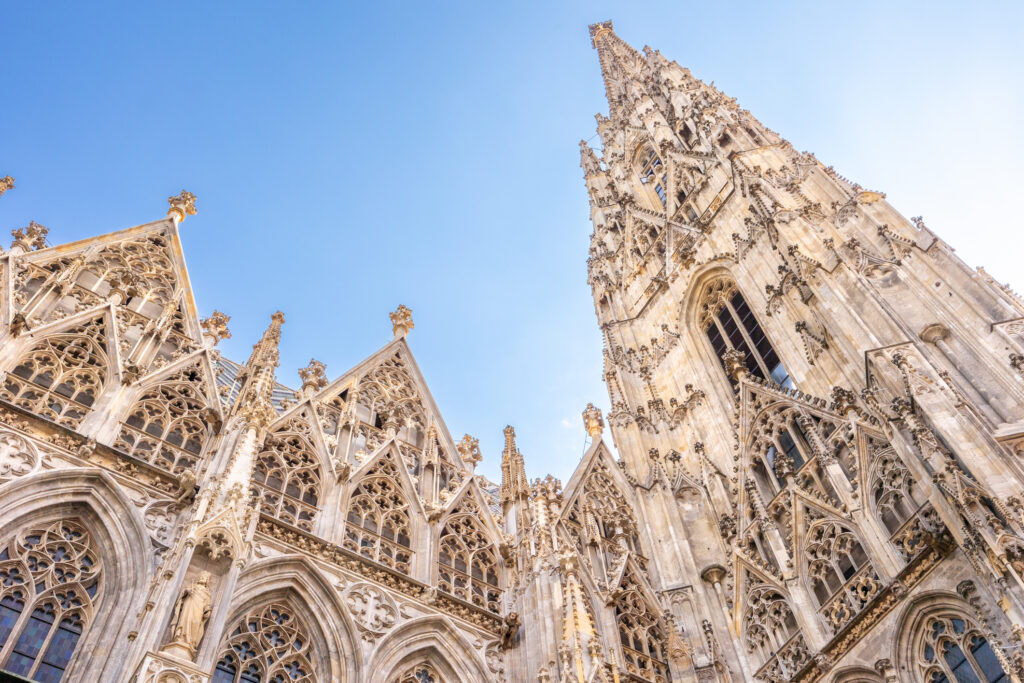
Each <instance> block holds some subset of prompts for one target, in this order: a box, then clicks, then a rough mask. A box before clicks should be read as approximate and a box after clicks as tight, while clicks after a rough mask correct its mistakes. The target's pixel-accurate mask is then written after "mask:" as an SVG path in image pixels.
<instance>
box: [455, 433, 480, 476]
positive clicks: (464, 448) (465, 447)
mask: <svg viewBox="0 0 1024 683" xmlns="http://www.w3.org/2000/svg"><path fill="white" fill-rule="evenodd" d="M455 448H456V450H458V451H459V455H460V456H462V460H463V462H465V463H466V464H467V465H469V466H470V467H471V468H475V467H476V466H477V464H478V463H479V462H480V461H481V460H482V459H483V457H482V456H481V455H480V440H479V439H474V438H473V437H471V436H470V435H469V434H466V435H465V436H463V437H462V441H460V442H459V443H458V444H456V445H455Z"/></svg>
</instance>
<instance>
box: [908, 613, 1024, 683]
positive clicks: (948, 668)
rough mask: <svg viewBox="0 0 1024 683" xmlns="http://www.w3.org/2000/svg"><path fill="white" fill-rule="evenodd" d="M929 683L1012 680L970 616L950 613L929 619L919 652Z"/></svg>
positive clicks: (979, 682)
mask: <svg viewBox="0 0 1024 683" xmlns="http://www.w3.org/2000/svg"><path fill="white" fill-rule="evenodd" d="M916 656H917V664H918V667H919V669H918V671H919V673H920V674H921V676H922V678H921V680H922V681H926V682H927V683H959V682H960V681H972V682H977V683H1008V682H1009V680H1010V678H1009V676H1007V675H1006V673H1005V672H1004V671H1003V667H1002V665H1001V664H1000V663H999V659H998V657H996V654H995V652H994V651H993V649H992V645H991V644H990V643H989V642H988V639H987V638H985V636H984V634H982V633H981V631H980V630H979V629H978V627H977V625H976V624H974V622H972V621H971V620H970V619H968V618H967V617H965V616H964V615H962V614H956V613H952V612H951V613H948V614H941V615H938V616H934V617H932V618H930V619H928V620H927V622H926V623H925V627H924V632H923V633H922V634H921V637H920V640H919V642H918V651H917V653H916Z"/></svg>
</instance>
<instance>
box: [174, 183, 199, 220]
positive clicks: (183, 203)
mask: <svg viewBox="0 0 1024 683" xmlns="http://www.w3.org/2000/svg"><path fill="white" fill-rule="evenodd" d="M167 203H168V204H170V205H171V208H169V209H167V215H168V216H169V217H170V219H171V220H172V221H174V222H175V223H181V222H182V221H183V220H185V217H186V216H195V215H196V196H195V195H194V194H192V193H191V192H189V191H187V190H182V191H181V192H180V193H178V195H177V196H175V197H168V198H167Z"/></svg>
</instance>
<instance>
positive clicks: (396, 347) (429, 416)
mask: <svg viewBox="0 0 1024 683" xmlns="http://www.w3.org/2000/svg"><path fill="white" fill-rule="evenodd" d="M392 358H398V359H399V360H400V361H401V362H402V364H403V368H404V370H405V372H406V374H407V375H408V376H409V379H410V380H411V382H412V384H413V389H414V390H415V392H416V394H417V396H418V398H419V400H420V402H421V403H422V405H423V412H424V416H425V418H426V419H425V424H424V425H423V430H424V433H426V429H427V427H428V426H429V425H430V424H431V423H432V424H433V425H434V426H435V427H436V429H437V434H438V439H439V441H440V443H441V446H442V448H443V450H444V453H445V457H446V458H447V459H448V460H450V461H451V462H452V463H453V464H455V465H456V466H457V467H458V468H459V469H462V470H465V469H467V466H466V463H464V462H462V459H461V457H460V456H459V452H458V449H457V448H456V444H455V441H454V439H452V436H451V433H450V432H449V431H448V426H447V425H446V424H445V422H444V419H443V417H442V416H441V411H440V409H439V408H438V407H437V404H436V403H435V402H434V397H433V396H432V395H431V393H430V389H429V387H428V386H427V382H426V379H425V378H424V377H423V373H422V372H421V370H420V368H419V365H418V364H417V363H416V359H415V357H414V356H413V353H412V349H411V348H410V347H409V344H408V343H407V342H406V340H405V338H399V339H395V340H393V341H391V342H388V343H387V344H385V345H384V346H382V347H381V348H380V349H378V350H377V351H376V352H374V353H373V354H371V355H370V356H368V357H367V358H365V359H364V360H363V361H361V362H360V363H359V364H358V365H356V366H355V367H353V368H351V369H350V370H348V371H347V372H345V373H343V374H342V375H340V376H339V377H337V378H336V379H334V380H332V381H331V382H329V383H328V384H327V386H326V387H324V388H323V389H322V390H320V391H319V392H317V393H316V394H315V397H316V399H317V400H319V401H324V402H330V401H332V400H334V399H335V398H336V397H338V396H339V395H340V394H341V393H342V392H344V391H346V390H347V391H348V394H347V400H348V401H351V400H352V392H353V389H355V388H356V387H357V386H358V385H359V382H360V381H361V380H362V379H363V378H364V377H366V376H367V375H368V374H369V373H371V372H372V371H373V370H374V369H375V368H377V367H379V366H381V365H382V364H384V363H386V362H387V361H389V360H391V359H392Z"/></svg>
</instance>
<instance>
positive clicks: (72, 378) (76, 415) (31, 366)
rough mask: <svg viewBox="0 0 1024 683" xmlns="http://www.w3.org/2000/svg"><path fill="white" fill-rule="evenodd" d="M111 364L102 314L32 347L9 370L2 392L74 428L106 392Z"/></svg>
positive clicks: (12, 400)
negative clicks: (108, 369)
mask: <svg viewBox="0 0 1024 683" xmlns="http://www.w3.org/2000/svg"><path fill="white" fill-rule="evenodd" d="M107 366H108V359H107V345H106V336H105V329H104V324H103V319H102V318H97V319H95V320H91V321H89V322H85V323H81V324H79V325H76V326H75V327H73V328H71V329H69V330H66V331H64V332H60V333H57V334H53V335H50V336H49V337H46V338H45V339H43V340H41V341H40V342H38V343H37V344H36V345H35V346H33V347H32V348H31V349H30V350H29V351H27V352H26V353H25V354H24V355H23V356H22V357H21V358H20V359H19V360H18V362H17V364H16V365H15V366H14V368H13V369H12V370H11V371H9V372H8V373H7V375H6V377H5V378H4V383H3V389H2V390H0V396H2V397H3V398H5V399H6V400H8V401H10V402H11V403H14V404H15V405H17V406H20V407H22V408H24V409H26V410H30V411H32V412H33V413H36V414H37V415H42V416H43V417H45V418H48V419H50V420H53V421H54V422H57V423H59V424H62V425H64V426H65V427H71V428H72V429H74V428H75V427H77V426H78V425H79V423H80V422H81V421H82V419H83V418H84V417H85V416H86V415H87V414H88V413H89V411H90V410H91V409H92V406H93V404H94V403H95V402H96V399H97V397H98V396H99V395H100V393H101V392H102V391H103V385H104V384H105V383H106V377H107Z"/></svg>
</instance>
